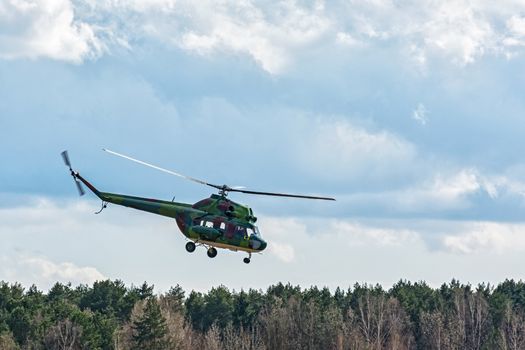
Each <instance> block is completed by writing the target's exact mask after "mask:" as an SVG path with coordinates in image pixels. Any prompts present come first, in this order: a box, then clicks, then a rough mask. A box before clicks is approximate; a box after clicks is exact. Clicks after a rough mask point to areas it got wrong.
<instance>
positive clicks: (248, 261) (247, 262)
mask: <svg viewBox="0 0 525 350" xmlns="http://www.w3.org/2000/svg"><path fill="white" fill-rule="evenodd" d="M249 254H250V256H248V257H247V258H244V259H242V261H243V262H244V263H245V264H249V263H250V259H251V258H252V253H249Z"/></svg>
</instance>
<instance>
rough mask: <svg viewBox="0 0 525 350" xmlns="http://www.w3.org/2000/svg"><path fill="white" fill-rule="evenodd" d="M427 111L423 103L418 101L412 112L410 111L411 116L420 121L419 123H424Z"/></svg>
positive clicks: (426, 120) (425, 122)
mask: <svg viewBox="0 0 525 350" xmlns="http://www.w3.org/2000/svg"><path fill="white" fill-rule="evenodd" d="M427 113H428V111H427V109H426V108H425V105H424V104H422V103H420V104H418V105H417V107H416V109H415V110H414V112H412V118H413V119H414V120H415V121H417V122H418V123H420V124H421V125H426V124H427V122H428V119H427Z"/></svg>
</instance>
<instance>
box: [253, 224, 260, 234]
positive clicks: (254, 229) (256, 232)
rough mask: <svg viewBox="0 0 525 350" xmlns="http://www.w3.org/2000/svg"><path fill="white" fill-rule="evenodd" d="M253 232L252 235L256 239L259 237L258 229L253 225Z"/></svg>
mask: <svg viewBox="0 0 525 350" xmlns="http://www.w3.org/2000/svg"><path fill="white" fill-rule="evenodd" d="M253 232H254V235H256V236H257V237H261V233H260V232H259V228H258V227H257V226H255V225H253Z"/></svg>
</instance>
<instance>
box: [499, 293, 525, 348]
mask: <svg viewBox="0 0 525 350" xmlns="http://www.w3.org/2000/svg"><path fill="white" fill-rule="evenodd" d="M499 334H500V336H501V343H500V347H501V349H505V350H507V349H508V350H519V349H525V317H524V315H523V313H522V312H520V311H517V310H514V308H513V307H512V302H511V301H508V302H507V304H506V305H505V315H504V319H503V322H502V325H501V327H500V329H499Z"/></svg>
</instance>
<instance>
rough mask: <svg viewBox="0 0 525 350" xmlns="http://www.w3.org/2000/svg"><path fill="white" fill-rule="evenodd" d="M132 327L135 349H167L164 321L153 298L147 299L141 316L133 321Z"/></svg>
mask: <svg viewBox="0 0 525 350" xmlns="http://www.w3.org/2000/svg"><path fill="white" fill-rule="evenodd" d="M132 327H133V341H134V343H135V348H136V349H143V350H163V349H166V348H167V347H168V344H167V342H166V334H167V326H166V319H165V318H164V317H163V316H162V314H161V312H160V307H159V304H158V303H157V300H156V299H155V297H150V298H148V299H147V301H146V305H145V306H144V312H143V314H142V315H141V316H140V317H138V318H137V319H136V320H134V321H133V325H132Z"/></svg>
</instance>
